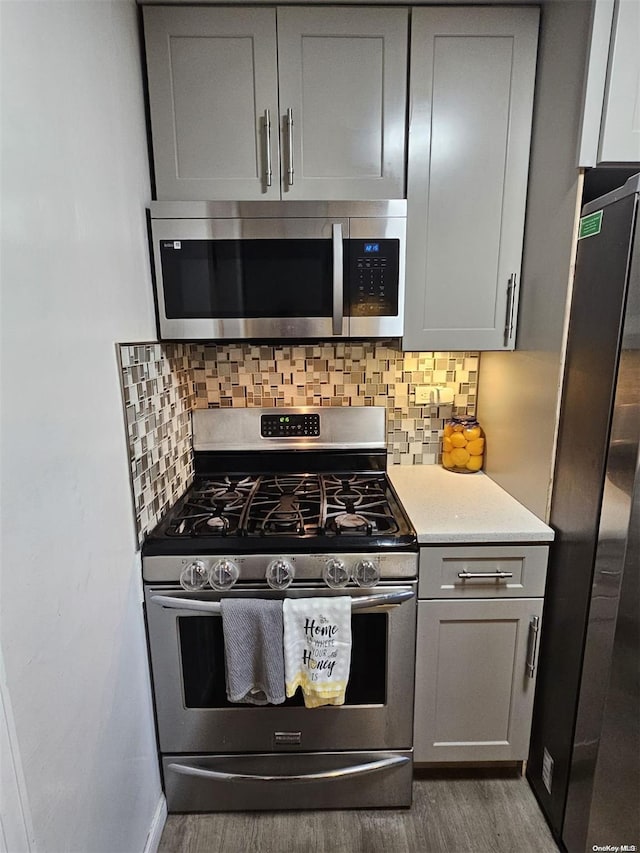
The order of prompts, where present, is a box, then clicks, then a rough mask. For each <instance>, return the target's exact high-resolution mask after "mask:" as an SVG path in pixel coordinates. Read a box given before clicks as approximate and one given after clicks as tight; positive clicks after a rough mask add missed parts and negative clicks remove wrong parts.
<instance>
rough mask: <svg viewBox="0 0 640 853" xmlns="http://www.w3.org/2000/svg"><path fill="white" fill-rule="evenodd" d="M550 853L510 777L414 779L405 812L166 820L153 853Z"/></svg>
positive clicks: (468, 774) (495, 772)
mask: <svg viewBox="0 0 640 853" xmlns="http://www.w3.org/2000/svg"><path fill="white" fill-rule="evenodd" d="M254 851H255V853H378V851H379V853H557V851H558V847H557V846H556V844H555V842H554V840H553V838H552V836H551V833H550V832H549V829H548V827H547V824H546V822H545V819H544V817H543V816H542V813H541V812H540V810H539V808H538V805H537V803H536V801H535V798H534V796H533V794H532V793H531V789H530V788H529V784H528V783H527V781H526V779H525V778H524V777H523V776H521V775H520V773H519V771H517V770H511V769H509V770H505V769H502V768H500V769H476V770H465V771H461V770H448V771H446V770H439V771H438V772H437V773H436V772H435V771H417V773H416V778H415V780H414V783H413V805H412V807H411V808H410V809H390V810H386V809H375V810H358V811H355V810H354V811H314V812H240V813H226V814H206V815H169V818H168V820H167V824H166V826H165V829H164V832H163V835H162V840H161V842H160V847H159V853H254Z"/></svg>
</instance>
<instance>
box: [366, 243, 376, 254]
mask: <svg viewBox="0 0 640 853" xmlns="http://www.w3.org/2000/svg"><path fill="white" fill-rule="evenodd" d="M364 251H365V254H369V253H370V252H379V251H380V243H365V244H364Z"/></svg>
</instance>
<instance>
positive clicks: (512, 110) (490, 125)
mask: <svg viewBox="0 0 640 853" xmlns="http://www.w3.org/2000/svg"><path fill="white" fill-rule="evenodd" d="M538 19H539V13H538V10H537V9H533V8H522V9H514V8H494V9H478V8H475V9H470V8H442V7H440V8H424V9H422V8H421V9H414V10H413V12H412V35H411V71H410V78H411V79H410V92H409V150H408V177H407V200H408V219H407V283H406V295H405V335H404V340H403V347H404V349H406V350H469V349H470V350H501V349H513V348H514V346H515V318H516V317H517V299H518V291H519V283H520V265H521V258H522V243H523V233H524V216H525V204H526V191H527V177H528V167H529V148H530V139H531V122H532V113H533V93H534V85H535V69H536V51H537V38H538Z"/></svg>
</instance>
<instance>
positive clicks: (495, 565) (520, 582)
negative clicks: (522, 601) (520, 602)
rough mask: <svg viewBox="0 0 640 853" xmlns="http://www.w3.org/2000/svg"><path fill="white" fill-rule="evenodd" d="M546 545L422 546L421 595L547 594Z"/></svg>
mask: <svg viewBox="0 0 640 853" xmlns="http://www.w3.org/2000/svg"><path fill="white" fill-rule="evenodd" d="M548 554H549V548H548V547H547V546H545V545H513V546H508V545H500V546H495V545H492V546H478V547H470V546H466V547H451V546H433V547H426V548H421V549H420V574H419V584H418V597H419V598H522V597H523V596H541V595H544V584H545V578H546V573H547V557H548Z"/></svg>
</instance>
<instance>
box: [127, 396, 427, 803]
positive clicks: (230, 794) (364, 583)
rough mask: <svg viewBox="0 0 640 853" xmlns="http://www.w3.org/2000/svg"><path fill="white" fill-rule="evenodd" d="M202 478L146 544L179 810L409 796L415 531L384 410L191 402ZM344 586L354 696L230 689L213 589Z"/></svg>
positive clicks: (173, 797) (152, 627) (272, 592)
mask: <svg viewBox="0 0 640 853" xmlns="http://www.w3.org/2000/svg"><path fill="white" fill-rule="evenodd" d="M193 447H194V464H195V479H194V482H193V484H192V486H191V487H190V488H189V489H188V491H187V492H186V494H185V495H184V496H183V497H182V498H181V499H180V500H179V501H178V503H176V504H175V506H174V507H173V508H172V509H171V510H170V511H169V512H168V514H167V515H166V516H165V518H163V519H162V521H161V522H160V524H159V525H158V526H157V527H156V529H155V530H154V531H152V532H151V534H150V535H149V536H148V537H147V539H146V540H145V542H144V545H143V549H142V557H143V561H142V562H143V576H144V585H145V607H146V615H147V625H148V634H149V649H150V655H151V665H152V675H153V686H154V696H155V708H156V717H157V725H158V737H159V745H160V752H161V755H162V768H163V774H164V783H165V792H166V797H167V803H168V807H169V810H170V811H174V812H190V811H227V810H236V809H309V808H350V807H374V806H375V807H377V806H408V805H410V803H411V780H412V755H413V750H412V739H413V735H412V733H413V687H414V657H415V634H416V587H417V565H418V548H417V540H416V535H415V531H414V530H413V528H412V526H411V523H410V522H409V520H408V518H407V517H406V514H405V512H404V510H403V508H402V506H401V504H400V502H399V501H398V499H397V497H396V495H395V493H394V491H393V488H392V487H391V484H390V482H389V480H388V478H387V476H386V473H385V467H386V449H385V411H384V409H381V408H377V407H367V408H319V409H314V408H300V409H284V408H283V409H211V410H202V411H196V412H194V419H193ZM337 595H340V596H349V597H350V599H351V607H352V617H351V627H352V647H351V667H350V675H349V682H348V687H347V691H346V698H345V703H344V705H341V706H329V707H326V706H325V707H320V708H312V709H309V708H305V707H304V705H303V702H302V700H301V699H300V698H299V697H298V695H295V696H294V697H292V698H291V699H287V700H286V701H285V703H284V704H282V705H263V706H259V707H258V706H255V705H244V704H233V703H231V702H229V701H227V696H226V681H225V659H224V641H223V631H222V619H221V617H220V609H221V607H220V602H221V601H222V599H224V598H225V597H230V598H245V597H253V598H264V599H269V598H288V597H290V598H302V597H318V596H337Z"/></svg>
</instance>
